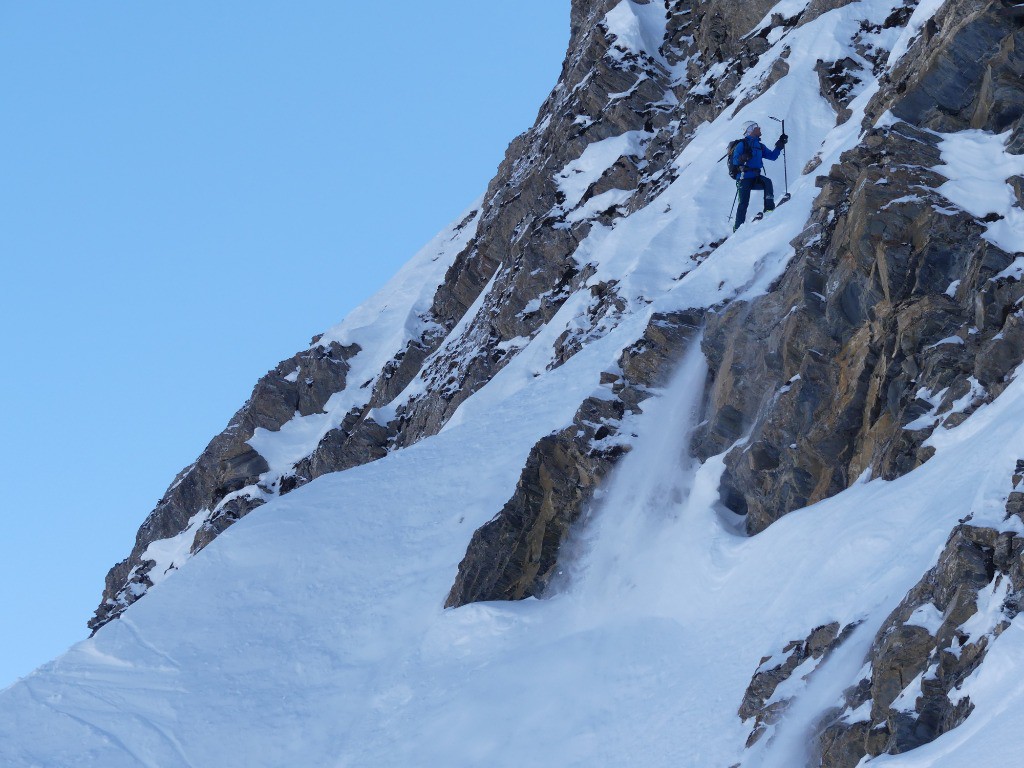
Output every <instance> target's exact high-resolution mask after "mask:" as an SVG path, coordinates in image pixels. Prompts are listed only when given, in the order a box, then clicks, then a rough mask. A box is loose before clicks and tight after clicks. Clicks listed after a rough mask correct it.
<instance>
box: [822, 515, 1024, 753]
mask: <svg viewBox="0 0 1024 768" xmlns="http://www.w3.org/2000/svg"><path fill="white" fill-rule="evenodd" d="M1022 600H1024V541H1022V540H1021V538H1020V537H1019V536H1017V535H1016V534H1014V533H1009V532H1007V533H1000V532H998V531H996V530H994V529H992V528H978V527H974V526H971V525H968V524H966V523H965V524H962V525H960V526H959V527H958V528H957V529H956V530H954V531H953V533H952V534H951V535H950V537H949V541H948V542H947V544H946V547H945V549H944V550H943V552H942V554H941V555H940V556H939V559H938V562H937V563H936V565H935V567H934V568H932V569H931V570H930V571H929V572H928V573H927V574H925V576H924V577H923V578H922V579H921V581H920V582H919V583H918V584H917V585H916V586H915V587H914V588H913V589H912V590H911V591H910V593H909V594H908V595H907V596H906V598H904V600H903V602H902V603H900V605H899V607H898V608H897V609H896V610H895V611H893V613H892V615H891V616H889V618H888V619H886V621H885V622H884V623H883V625H882V627H881V629H879V631H878V634H877V635H876V637H875V641H874V643H873V645H872V647H871V653H870V655H869V660H868V665H867V666H866V667H865V670H864V676H863V677H862V679H860V680H858V681H857V682H856V683H855V685H854V686H852V687H851V688H850V689H849V690H847V692H846V694H845V701H844V706H843V707H840V708H839V709H838V710H837V711H836V712H833V713H830V715H829V716H827V717H826V719H825V723H826V725H824V727H823V728H822V730H821V732H820V735H819V737H818V750H819V753H820V765H822V766H825V768H853V766H856V765H858V764H860V761H861V759H862V758H863V757H865V756H866V755H869V756H876V755H880V754H883V753H890V754H897V753H901V752H908V751H910V750H912V749H914V748H915V747H918V746H921V745H922V744H926V743H928V742H930V741H933V740H935V739H936V738H938V737H939V736H941V735H942V734H943V733H946V732H948V731H950V730H952V729H953V728H956V727H957V726H958V725H960V724H961V723H962V722H963V721H964V720H965V719H967V717H968V715H970V713H971V710H972V709H973V705H972V704H971V700H970V696H969V695H966V694H962V693H960V692H959V689H960V688H961V686H962V685H963V683H964V682H965V681H966V680H967V678H968V677H969V676H970V675H971V674H972V673H973V672H974V671H975V670H976V669H977V668H978V667H979V666H980V665H981V663H982V662H983V660H984V658H985V655H986V653H987V652H988V648H989V646H990V645H991V643H992V642H993V641H994V640H995V639H996V638H997V637H999V635H1000V634H1001V633H1002V632H1003V630H1005V629H1006V628H1007V627H1008V626H1009V624H1010V620H1011V619H1013V617H1014V616H1016V615H1017V614H1018V613H1019V612H1020V609H1021V605H1022Z"/></svg>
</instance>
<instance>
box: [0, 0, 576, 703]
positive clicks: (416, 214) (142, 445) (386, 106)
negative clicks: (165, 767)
mask: <svg viewBox="0 0 1024 768" xmlns="http://www.w3.org/2000/svg"><path fill="white" fill-rule="evenodd" d="M568 33H569V0H516V2H514V3H500V2H493V1H490V0H488V1H486V2H481V0H444V2H440V3H422V2H414V1H413V0H389V1H388V2H373V3H364V2H342V1H341V0H303V1H302V2H300V3H285V2H272V1H271V0H217V2H209V0H178V2H174V3H156V2H138V1H137V0H134V1H132V0H118V1H116V2H115V1H114V0H96V1H95V2H89V3H83V2H70V1H69V0H64V1H63V2H56V1H55V0H32V1H31V2H12V1H8V2H0V108H2V110H3V111H2V115H3V117H2V119H0V259H2V262H3V275H4V283H3V285H4V289H3V322H2V323H0V329H2V330H0V344H2V347H0V350H2V360H3V366H4V368H3V372H2V374H3V375H2V376H0V387H2V392H0V395H2V401H0V402H2V403H3V407H4V420H3V423H4V426H3V433H2V435H3V439H2V440H0V451H2V453H0V467H2V475H0V481H2V485H3V491H2V493H0V522H2V526H3V535H2V537H0V583H2V595H0V597H2V601H3V625H2V630H3V631H2V632H0V687H3V686H5V685H7V684H9V683H10V682H13V680H14V679H16V678H17V677H19V676H22V675H25V674H27V673H28V672H30V671H31V670H32V669H33V668H35V667H36V666H38V665H39V664H41V663H43V662H45V661H48V660H49V659H51V658H53V657H55V656H57V655H58V654H60V653H61V652H62V651H63V650H65V649H66V648H67V647H68V646H69V645H71V644H72V643H73V642H75V641H77V640H80V639H82V638H84V637H86V636H87V634H88V632H87V629H86V627H85V623H86V621H87V620H88V618H89V617H90V616H91V614H92V611H93V609H94V608H95V607H96V604H97V603H98V602H99V599H100V594H101V592H102V588H103V577H104V575H105V574H106V572H107V570H108V568H109V567H110V566H111V565H113V564H114V563H115V562H117V561H118V560H120V559H121V558H123V557H125V556H126V555H127V554H128V552H129V551H130V549H131V547H132V543H133V541H134V535H135V531H136V530H137V528H138V526H139V524H140V523H141V522H142V521H143V519H144V518H145V516H146V515H147V514H148V513H149V511H150V510H151V509H152V507H153V505H154V504H155V502H156V501H157V499H159V498H160V497H161V495H162V494H163V492H164V490H165V489H166V487H167V486H168V485H169V483H170V482H171V480H172V479H173V477H174V475H175V474H176V473H177V472H178V471H179V470H180V469H181V468H182V467H184V466H186V465H188V464H189V463H191V462H192V461H193V460H194V459H195V457H196V456H197V455H198V454H199V453H200V452H201V451H202V449H203V448H204V447H205V445H206V443H207V442H208V441H209V440H210V439H211V438H212V437H213V436H214V435H215V434H216V433H217V432H219V431H220V430H221V429H223V427H224V426H225V425H226V424H227V422H228V419H229V418H230V417H231V415H232V414H233V413H234V412H235V410H237V409H238V408H239V407H240V406H241V405H242V404H243V403H244V402H245V400H246V398H247V397H248V395H249V393H250V391H251V389H252V386H253V385H254V384H255V383H256V380H257V379H258V378H259V377H260V376H262V375H263V374H264V373H266V371H268V370H269V369H270V368H272V367H273V366H274V365H276V364H277V362H278V361H280V360H282V359H284V358H287V357H289V356H291V355H292V354H294V353H295V352H297V351H299V350H300V349H303V348H304V347H305V346H307V345H308V343H309V340H310V337H312V336H313V335H314V334H316V333H318V332H320V331H322V330H324V329H326V328H328V327H330V326H332V325H334V324H335V323H337V322H339V321H340V320H341V319H342V318H343V317H344V316H345V315H346V313H347V312H348V311H349V310H351V309H352V308H353V307H354V306H356V305H357V304H358V303H359V302H360V301H362V300H363V299H365V298H367V297H368V296H369V295H370V294H372V293H373V292H374V291H375V290H376V289H377V288H379V287H380V286H381V285H382V284H383V283H384V282H385V281H386V280H387V278H388V277H389V276H390V275H391V274H393V273H394V272H395V271H396V270H397V268H398V267H399V266H400V265H401V264H402V263H404V262H405V261H406V260H407V259H408V258H409V257H410V256H411V255H412V254H413V253H414V252H415V251H417V250H418V249H419V247H420V246H421V245H423V244H424V243H426V241H427V240H429V239H430V238H431V237H432V236H433V235H434V234H435V233H436V232H437V231H438V230H440V229H441V228H443V227H444V226H445V225H447V224H448V223H449V222H450V221H451V220H453V219H454V218H455V217H456V216H457V215H458V214H459V213H460V212H461V211H462V210H463V209H464V208H465V207H466V206H467V205H469V204H470V203H471V202H472V201H473V199H474V198H476V197H477V196H478V195H479V194H481V193H482V192H483V191H484V189H485V187H486V184H487V182H488V181H489V179H490V178H491V176H493V174H494V172H495V170H496V168H497V166H498V164H499V163H500V161H501V159H502V157H503V155H504V151H505V148H506V146H507V145H508V143H509V141H511V140H512V139H513V138H514V137H515V136H516V135H517V134H518V133H520V132H522V131H523V130H525V129H526V128H528V127H529V126H530V125H531V124H532V122H533V120H534V118H535V117H536V114H537V110H538V108H539V107H540V104H541V102H542V101H543V99H544V98H545V96H546V95H547V93H548V91H549V90H550V89H551V87H552V86H553V85H554V84H555V81H556V79H557V77H558V73H559V69H560V66H561V61H562V57H563V55H564V53H565V46H566V43H567V41H568Z"/></svg>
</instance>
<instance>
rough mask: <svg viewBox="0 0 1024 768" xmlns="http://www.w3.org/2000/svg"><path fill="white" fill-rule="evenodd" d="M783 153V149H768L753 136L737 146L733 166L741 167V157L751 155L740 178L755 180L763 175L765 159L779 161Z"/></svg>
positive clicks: (746, 137) (734, 150)
mask: <svg viewBox="0 0 1024 768" xmlns="http://www.w3.org/2000/svg"><path fill="white" fill-rule="evenodd" d="M781 153H782V147H776V148H775V149H768V147H766V146H765V145H764V144H762V143H761V140H760V139H755V138H754V137H753V136H744V137H743V141H741V142H740V143H739V144H737V145H736V147H735V148H734V149H733V151H732V162H733V165H740V155H743V154H747V155H750V159H749V160H748V161H747V162H746V163H745V164H743V165H744V168H743V170H742V171H740V178H741V179H754V178H757V177H758V176H760V175H761V171H762V169H763V168H764V158H767V159H769V160H778V159H779V155H780V154H781Z"/></svg>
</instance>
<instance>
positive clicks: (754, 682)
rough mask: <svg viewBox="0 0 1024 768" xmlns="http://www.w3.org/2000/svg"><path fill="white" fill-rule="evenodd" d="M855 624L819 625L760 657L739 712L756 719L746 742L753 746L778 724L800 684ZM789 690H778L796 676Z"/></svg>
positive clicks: (743, 718) (744, 718)
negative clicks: (773, 653) (779, 650)
mask: <svg viewBox="0 0 1024 768" xmlns="http://www.w3.org/2000/svg"><path fill="white" fill-rule="evenodd" d="M855 628H856V625H855V624H850V625H848V626H846V627H844V628H843V629H842V631H840V628H839V623H838V622H832V623H831V624H825V625H824V626H821V627H816V628H814V629H813V630H811V632H810V633H809V634H808V635H807V638H806V639H805V640H793V641H792V642H789V643H787V644H786V645H785V646H784V647H783V648H782V650H781V652H780V653H778V654H775V655H773V656H767V657H765V658H764V659H762V660H761V663H760V665H758V667H757V670H756V671H755V672H754V676H753V677H752V678H751V680H750V685H749V686H748V687H747V691H746V693H745V694H744V695H743V703H742V704H740V708H739V712H738V714H739V716H740V719H742V720H743V721H744V722H746V721H747V720H750V719H753V720H754V727H753V729H752V730H751V732H750V736H749V737H748V738H747V746H748V747H751V746H753V745H754V744H755V743H756V742H757V741H759V740H760V739H761V738H762V737H763V736H765V734H766V733H768V732H769V731H770V729H771V728H772V727H773V726H775V725H776V724H777V723H778V722H779V720H780V719H781V718H782V716H783V715H784V714H785V712H786V710H787V709H788V708H789V706H790V704H791V703H792V701H793V698H794V696H795V695H796V692H797V690H798V689H799V686H800V684H801V683H802V682H803V681H805V680H806V679H807V678H809V677H810V676H811V675H812V674H813V673H814V671H815V670H816V669H817V668H818V665H819V664H820V663H821V661H823V660H824V659H825V657H826V656H828V654H829V653H831V652H832V651H833V650H834V649H835V648H836V647H837V646H839V645H840V644H841V643H842V642H843V641H844V640H845V639H846V638H847V637H849V635H850V633H851V632H852V631H853V630H854V629H855ZM794 673H798V674H797V679H796V680H794V682H795V683H796V685H791V686H790V688H791V690H790V692H789V693H788V694H778V695H777V692H779V691H780V686H781V685H782V684H783V683H785V682H786V681H788V680H790V679H791V678H793V675H794Z"/></svg>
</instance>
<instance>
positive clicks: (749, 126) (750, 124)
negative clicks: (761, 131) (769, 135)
mask: <svg viewBox="0 0 1024 768" xmlns="http://www.w3.org/2000/svg"><path fill="white" fill-rule="evenodd" d="M760 127H761V126H759V125H758V124H757V123H755V122H754V121H753V120H748V121H747V122H745V123H744V124H743V135H744V136H750V135H751V134H752V133H753V132H754V131H755V130H757V129H758V128H760Z"/></svg>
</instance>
